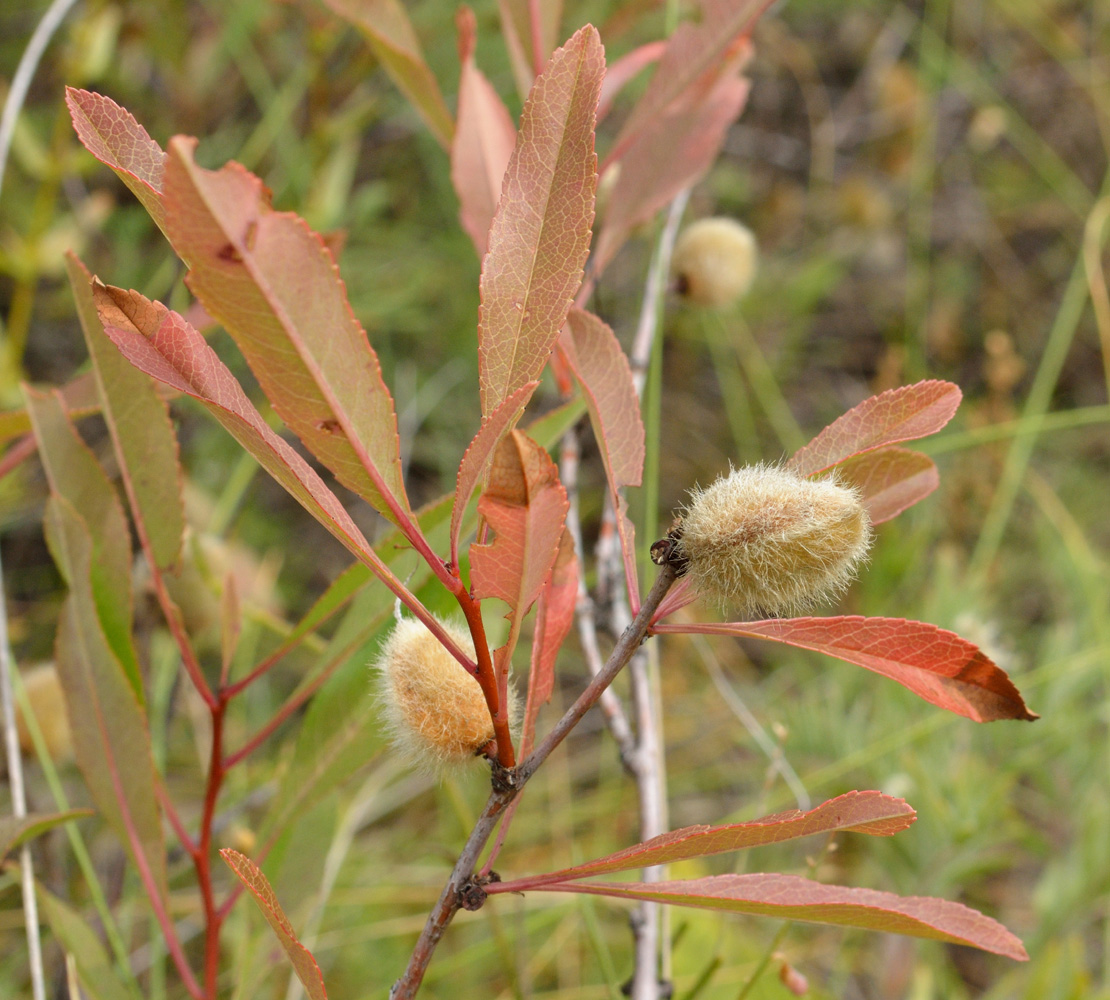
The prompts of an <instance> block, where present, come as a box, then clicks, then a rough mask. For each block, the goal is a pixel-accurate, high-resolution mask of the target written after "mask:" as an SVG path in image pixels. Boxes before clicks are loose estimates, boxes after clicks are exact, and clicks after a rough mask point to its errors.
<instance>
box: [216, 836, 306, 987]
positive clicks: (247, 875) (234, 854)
mask: <svg viewBox="0 0 1110 1000" xmlns="http://www.w3.org/2000/svg"><path fill="white" fill-rule="evenodd" d="M220 857H221V858H223V859H224V861H225V862H226V863H227V866H228V867H229V868H230V869H231V870H232V871H233V872H235V876H236V877H237V878H238V879H239V881H240V882H242V883H243V885H245V886H246V887H247V889H248V890H250V893H251V895H252V896H254V901H255V902H256V903H257V904H258V908H259V909H260V910H261V911H262V915H263V916H264V917H265V918H266V922H267V923H268V924H269V925H270V926H271V927H272V928H273V930H274V933H275V934H276V935H277V939H278V941H280V942H281V946H282V948H284V949H285V954H286V955H288V956H289V961H290V962H292V963H293V971H294V972H296V974H297V978H298V979H299V980H300V981H301V984H302V985H303V986H304V989H305V993H306V994H308V997H309V1000H327V998H328V994H327V991H326V990H325V989H324V977H323V975H322V974H321V972H320V966H319V965H317V964H316V959H315V958H313V957H312V952H310V951H309V950H308V949H307V948H306V947H305V946H304V945H303V944H301V943H300V941H298V940H297V935H296V934H294V933H293V926H292V925H291V924H290V923H289V918H288V917H286V915H285V912H284V911H283V910H282V908H281V904H280V903H278V901H277V897H276V896H275V895H274V890H273V889H272V888H271V887H270V883H269V881H268V880H267V878H266V876H265V875H263V874H262V871H261V869H259V868H258V866H257V865H255V864H254V863H253V862H251V861H250V859H249V858H246V857H244V856H243V855H242V854H240V853H239V852H238V851H232V850H226V849H225V850H222V851H220Z"/></svg>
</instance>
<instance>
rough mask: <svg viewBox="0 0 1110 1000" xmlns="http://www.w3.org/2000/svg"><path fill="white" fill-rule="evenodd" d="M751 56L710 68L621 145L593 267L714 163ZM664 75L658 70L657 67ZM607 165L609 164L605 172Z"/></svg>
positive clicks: (735, 112) (740, 100) (744, 89)
mask: <svg viewBox="0 0 1110 1000" xmlns="http://www.w3.org/2000/svg"><path fill="white" fill-rule="evenodd" d="M748 52H750V46H745V47H744V49H743V53H742V56H741V57H740V58H734V59H732V60H730V61H729V62H728V63H726V64H724V65H723V66H718V67H714V68H713V69H711V70H710V71H709V72H708V73H707V74H706V75H705V76H704V77H702V78H700V79H697V80H694V81H692V82H691V84H690V86H689V87H687V88H686V90H685V91H683V92H682V93H681V94H678V95H676V97H675V99H674V100H672V101H671V102H670V104H668V105H667V108H666V110H665V111H664V112H663V113H662V114H660V115H659V116H658V117H657V118H655V119H653V120H652V121H651V122H649V123H647V124H645V126H644V127H643V128H642V129H640V130H639V132H638V133H637V134H636V136H635V138H634V139H633V140H632V141H631V142H630V143H628V144H627V145H626V146H625V147H624V151H623V152H622V154H621V156H620V158H619V159H618V160H615V161H613V164H614V165H616V164H619V167H620V172H619V174H618V175H617V178H616V183H615V185H614V187H613V190H612V192H611V194H610V195H609V200H608V202H607V205H606V209H605V222H604V224H603V225H602V227H601V235H600V236H599V237H598V240H597V248H596V251H595V254H594V259H595V264H594V266H595V268H596V270H597V271H598V272H600V271H602V270H604V268H605V266H606V265H607V264H608V263H609V261H610V259H611V258H612V256H613V254H615V253H616V251H617V250H618V249H619V248H620V247H621V246H622V245H623V244H624V242H625V240H626V239H627V238H628V235H629V233H631V232H632V230H633V229H634V228H635V227H636V226H638V225H640V224H641V223H643V222H646V221H647V220H648V219H650V218H651V217H652V216H653V215H654V214H655V213H656V212H657V211H658V210H659V209H660V208H662V207H663V206H664V205H666V204H667V203H668V202H669V201H670V200H671V199H672V198H674V196H675V195H677V194H678V192H679V191H681V190H682V189H683V188H686V187H689V186H690V185H691V184H693V183H694V182H695V181H697V180H698V179H699V178H700V177H701V176H702V175H703V174H704V173H705V172H706V171H707V170H708V169H709V168H710V167H711V166H712V165H713V162H714V161H715V160H716V159H717V154H718V153H719V152H720V150H721V144H722V143H723V142H724V138H725V133H726V132H727V131H728V127H729V126H730V125H731V124H732V123H733V122H734V121H735V120H736V118H737V117H738V116H739V114H740V111H741V110H742V109H743V107H744V102H745V100H746V99H747V96H748V87H749V85H748V81H747V80H743V79H739V78H738V77H737V76H736V75H735V74H736V73H737V72H738V70H739V66H740V64H741V63H742V62H743V61H744V58H745V57H746V56H747V54H748ZM660 72H662V68H661V69H660ZM609 166H610V163H609V162H608V161H607V163H606V169H609Z"/></svg>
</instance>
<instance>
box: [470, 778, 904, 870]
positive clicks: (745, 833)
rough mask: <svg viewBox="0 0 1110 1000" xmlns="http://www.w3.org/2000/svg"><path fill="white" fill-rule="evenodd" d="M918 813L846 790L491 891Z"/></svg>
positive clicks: (881, 829) (887, 832)
mask: <svg viewBox="0 0 1110 1000" xmlns="http://www.w3.org/2000/svg"><path fill="white" fill-rule="evenodd" d="M916 818H917V814H916V813H915V812H914V811H913V809H912V808H910V806H908V805H907V804H906V803H905V802H904V801H903V800H902V799H895V798H892V797H891V796H889V795H883V794H882V793H881V792H848V793H847V794H846V795H841V796H839V797H838V798H835V799H831V800H830V801H828V802H825V803H822V804H821V805H819V806H817V808H816V809H811V810H810V811H809V812H805V813H803V812H800V811H799V810H797V809H791V810H790V811H788V812H782V813H776V814H775V815H773V816H764V817H763V818H762V819H757V820H753V821H752V822H750V823H733V824H731V825H729V826H687V827H683V828H682V829H681V830H672V831H671V832H670V833H664V834H661V835H660V836H658V837H653V838H652V839H651V840H646V841H644V842H643V843H642V844H636V845H635V846H633V847H628V848H625V849H624V850H623V851H617V852H616V853H615V854H609V855H606V856H605V857H604V858H599V859H598V860H597V861H588V862H586V863H585V864H582V865H575V866H574V867H573V868H564V869H563V870H562V871H557V872H551V873H550V874H548V875H536V876H533V877H531V878H523V879H512V880H510V881H508V882H500V883H497V884H496V886H490V887H489V891H490V892H525V891H527V890H529V889H535V888H538V887H539V886H541V885H547V884H549V883H552V882H567V881H571V880H573V879H580V878H587V877H588V876H591V875H606V874H609V873H611V872H623V871H631V870H632V869H634V868H649V867H651V866H652V865H667V864H671V863H673V862H675V861H685V860H687V859H689V858H702V857H706V856H708V855H710V854H722V853H724V852H726V851H740V850H744V849H746V848H749V847H760V846H762V845H764V844H778V843H782V842H783V841H786V840H795V839H796V838H798V837H810V836H813V835H814V834H818V833H838V832H845V831H850V832H853V833H867V834H870V835H872V836H875V837H889V836H892V835H893V834H895V833H898V832H900V831H901V830H905V829H906V828H907V827H909V826H910V824H911V823H913V821H914V820H915V819H916Z"/></svg>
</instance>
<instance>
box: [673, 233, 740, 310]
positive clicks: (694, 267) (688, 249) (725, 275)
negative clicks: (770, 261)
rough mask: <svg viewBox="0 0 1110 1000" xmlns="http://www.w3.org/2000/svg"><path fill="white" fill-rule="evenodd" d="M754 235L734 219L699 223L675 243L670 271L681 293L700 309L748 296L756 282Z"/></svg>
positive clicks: (724, 304) (727, 303)
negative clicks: (754, 281) (753, 281)
mask: <svg viewBox="0 0 1110 1000" xmlns="http://www.w3.org/2000/svg"><path fill="white" fill-rule="evenodd" d="M756 259H757V252H756V244H755V237H754V236H753V235H752V231H751V230H750V229H748V227H747V226H744V225H741V224H740V223H739V222H737V221H736V220H735V219H727V218H723V217H722V218H712V219H699V220H698V221H697V222H693V223H691V224H690V225H689V226H687V227H686V228H685V229H684V230H683V231H682V234H681V235H680V236H679V237H678V241H677V242H676V243H675V248H674V256H673V257H672V259H671V269H672V271H673V272H674V275H675V278H676V279H677V283H678V291H679V293H680V294H681V295H682V296H683V297H685V298H686V299H688V300H689V301H691V302H694V303H696V304H697V305H703V306H713V307H716V308H720V307H721V306H727V305H730V304H731V303H733V302H735V301H736V300H737V299H739V298H741V297H742V296H743V295H745V294H747V291H748V289H749V288H751V285H752V280H753V279H754V278H755V268H756Z"/></svg>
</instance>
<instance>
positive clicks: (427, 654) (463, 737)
mask: <svg viewBox="0 0 1110 1000" xmlns="http://www.w3.org/2000/svg"><path fill="white" fill-rule="evenodd" d="M440 625H442V626H443V630H444V631H445V632H446V633H447V634H448V635H449V636H451V638H452V639H453V640H454V641H455V643H456V644H457V645H458V647H459V648H460V649H461V650H463V652H465V653H467V654H469V655H470V656H471V657H473V656H474V643H473V641H472V640H471V638H470V633H469V632H468V631H467V630H466V629H465V628H463V627H461V626H459V625H457V624H455V623H454V622H449V621H440ZM375 668H376V670H377V671H378V674H379V700H380V703H381V709H382V714H383V716H384V718H385V722H386V726H387V727H388V729H389V734H390V737H391V739H392V741H393V745H394V746H395V747H396V748H397V750H398V751H399V752H400V753H402V754H403V755H404V756H406V757H408V758H409V759H410V760H412V761H413V762H414V763H415V764H417V765H419V766H421V767H423V768H425V769H427V770H431V771H442V770H444V769H445V768H448V767H450V766H451V765H453V764H461V763H465V762H466V761H468V760H472V759H473V758H474V756H475V755H476V754H477V753H478V751H479V750H481V748H482V747H484V746H485V745H486V744H487V743H489V741H490V740H492V739H493V720H492V719H490V714H489V709H488V708H487V707H486V700H485V697H484V696H483V694H482V689H481V687H480V685H479V684H478V681H477V680H476V679H475V678H474V677H473V676H472V675H471V674H470V673H469V672H468V671H467V670H466V668H465V667H463V666H462V665H461V664H460V663H459V661H458V660H456V659H455V658H454V657H453V656H452V655H451V654H450V653H449V652H447V650H446V649H444V648H443V646H442V645H441V644H440V643H439V642H438V641H437V640H436V638H435V636H433V635H432V633H431V632H429V631H428V629H427V628H426V627H425V626H424V624H423V623H422V622H419V621H417V620H416V619H415V618H403V619H402V620H401V621H399V622H398V623H397V624H396V625H395V626H394V628H393V631H392V632H390V634H389V637H388V638H387V639H386V640H385V643H384V644H383V645H382V648H381V650H380V652H379V653H378V657H377V660H376V661H375Z"/></svg>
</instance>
